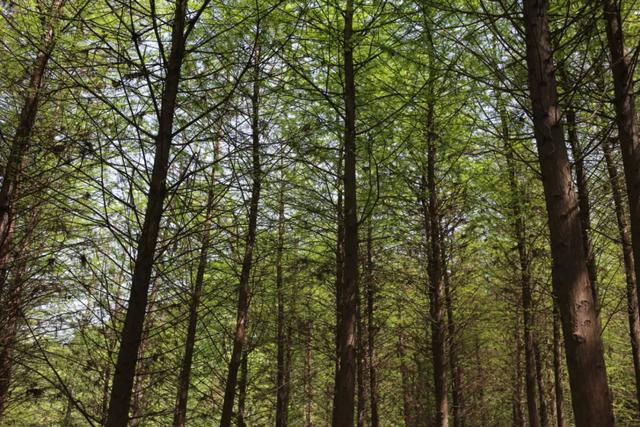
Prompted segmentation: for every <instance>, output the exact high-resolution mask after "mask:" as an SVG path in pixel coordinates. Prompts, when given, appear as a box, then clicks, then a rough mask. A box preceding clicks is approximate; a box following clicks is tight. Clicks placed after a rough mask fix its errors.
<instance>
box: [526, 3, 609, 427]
mask: <svg viewBox="0 0 640 427" xmlns="http://www.w3.org/2000/svg"><path fill="white" fill-rule="evenodd" d="M547 9H548V4H547V1H546V0H524V24H525V38H526V40H525V41H526V47H527V65H528V74H529V91H530V98H531V103H532V107H533V108H532V113H533V124H534V134H535V137H536V143H537V149H538V150H537V151H538V157H539V162H540V167H541V171H542V178H543V187H544V193H545V202H546V206H547V214H548V223H549V231H550V240H551V255H552V259H553V267H552V282H553V288H554V291H555V295H556V296H557V299H558V305H559V308H560V314H561V318H562V327H563V331H564V341H565V349H566V359H567V365H568V368H569V380H570V384H571V394H572V403H573V411H574V416H575V421H576V425H577V426H578V427H582V426H599V427H609V426H613V424H614V418H613V410H612V404H611V396H610V393H609V388H608V385H607V376H606V369H605V364H604V356H603V345H602V338H601V336H600V322H599V319H598V315H597V312H596V309H595V304H594V301H593V295H592V293H591V284H590V281H589V272H588V269H587V264H586V259H585V256H584V244H583V238H582V226H581V224H580V217H579V214H578V209H577V207H578V206H577V199H576V195H575V193H574V192H573V186H572V179H571V171H570V165H569V159H568V155H567V149H566V146H565V141H564V130H563V128H562V123H561V119H560V117H561V114H560V107H559V105H558V99H557V98H558V96H557V89H556V81H555V76H554V64H553V58H552V49H551V44H550V36H549V26H548V17H547Z"/></svg>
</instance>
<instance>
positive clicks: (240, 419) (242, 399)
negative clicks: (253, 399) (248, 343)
mask: <svg viewBox="0 0 640 427" xmlns="http://www.w3.org/2000/svg"><path fill="white" fill-rule="evenodd" d="M248 358H249V355H248V353H247V352H246V351H243V353H242V362H241V364H240V381H239V382H238V414H237V416H236V420H237V425H238V427H246V426H247V423H246V421H245V420H244V417H245V413H244V411H245V407H246V401H247V374H248V372H247V371H248V364H249V360H248Z"/></svg>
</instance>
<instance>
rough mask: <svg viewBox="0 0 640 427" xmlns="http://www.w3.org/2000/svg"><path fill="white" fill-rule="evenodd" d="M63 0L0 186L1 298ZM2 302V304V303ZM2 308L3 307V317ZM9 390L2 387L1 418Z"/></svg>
mask: <svg viewBox="0 0 640 427" xmlns="http://www.w3.org/2000/svg"><path fill="white" fill-rule="evenodd" d="M63 4H64V0H54V1H53V4H52V5H51V9H50V18H49V22H48V23H47V24H46V28H45V30H44V34H43V35H42V46H40V50H39V51H38V53H37V54H36V58H35V61H34V63H33V69H32V70H31V76H30V78H29V85H28V86H27V89H26V91H25V92H26V94H25V99H24V104H23V105H22V110H21V111H20V117H19V118H18V127H17V129H16V133H15V135H14V138H13V141H12V143H11V147H10V149H9V156H8V158H7V163H6V165H5V167H4V174H3V176H2V185H1V186H0V298H2V297H3V294H4V288H5V283H6V280H7V275H8V271H9V268H10V264H11V251H12V248H11V246H12V240H13V229H14V225H15V224H14V223H15V206H14V205H15V201H16V199H17V194H18V187H19V185H20V175H21V174H22V169H23V168H24V161H25V155H26V154H27V152H28V150H29V146H30V144H31V134H32V132H33V127H34V125H35V122H36V115H37V113H38V105H39V100H40V91H41V89H42V85H43V83H44V79H45V74H46V71H47V64H48V63H49V58H51V53H52V52H53V48H54V46H55V31H54V30H55V25H56V22H57V20H58V16H59V15H60V13H61V10H62V6H63ZM0 305H2V304H0ZM2 311H3V310H2V308H0V317H1V312H2ZM5 399H6V392H5V391H4V390H1V389H0V417H1V416H2V412H3V404H4V400H5Z"/></svg>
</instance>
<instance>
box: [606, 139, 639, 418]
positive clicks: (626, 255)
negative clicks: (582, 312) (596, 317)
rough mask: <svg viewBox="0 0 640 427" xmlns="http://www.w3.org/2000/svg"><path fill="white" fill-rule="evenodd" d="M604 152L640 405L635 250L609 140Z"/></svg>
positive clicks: (637, 396) (637, 395)
mask: <svg viewBox="0 0 640 427" xmlns="http://www.w3.org/2000/svg"><path fill="white" fill-rule="evenodd" d="M602 151H603V152H604V158H605V161H606V163H607V172H608V174H609V182H610V184H611V193H612V194H613V205H614V208H615V212H616V221H617V223H618V232H619V233H620V241H621V243H622V255H623V260H624V273H625V279H626V282H627V313H628V317H629V337H630V339H631V355H632V357H633V369H634V373H635V380H636V399H637V401H638V404H639V405H640V314H639V313H638V294H637V287H636V275H635V267H634V258H633V248H632V246H631V239H630V238H629V227H628V226H627V217H626V213H625V206H624V201H623V199H622V191H621V189H620V180H619V176H618V168H617V167H616V164H615V163H614V161H613V156H612V153H611V151H612V149H611V145H610V142H609V140H608V139H606V138H605V140H604V141H603V142H602Z"/></svg>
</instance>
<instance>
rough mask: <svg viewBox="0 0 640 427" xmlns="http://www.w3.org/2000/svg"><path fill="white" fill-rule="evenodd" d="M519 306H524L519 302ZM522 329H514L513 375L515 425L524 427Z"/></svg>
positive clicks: (518, 314) (518, 311) (517, 320)
mask: <svg viewBox="0 0 640 427" xmlns="http://www.w3.org/2000/svg"><path fill="white" fill-rule="evenodd" d="M518 303H519V304H518V305H520V304H522V303H521V302H520V301H518ZM519 323H520V310H516V325H518V324H519ZM519 331H520V328H518V327H517V326H516V327H515V328H514V329H513V339H514V341H515V345H516V347H515V349H514V350H515V351H514V354H515V357H514V359H515V360H514V367H513V371H514V375H513V425H514V426H516V427H524V410H523V409H524V408H523V406H522V347H523V345H522V339H521V338H520V332H519Z"/></svg>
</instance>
